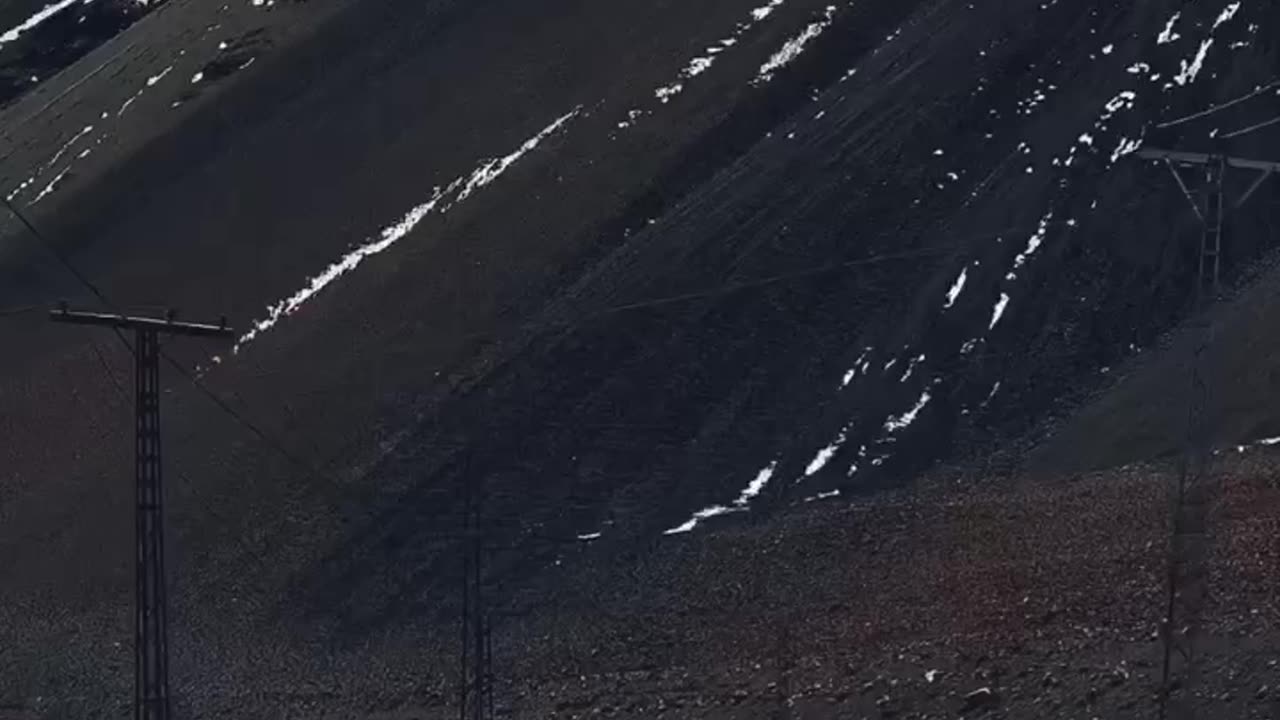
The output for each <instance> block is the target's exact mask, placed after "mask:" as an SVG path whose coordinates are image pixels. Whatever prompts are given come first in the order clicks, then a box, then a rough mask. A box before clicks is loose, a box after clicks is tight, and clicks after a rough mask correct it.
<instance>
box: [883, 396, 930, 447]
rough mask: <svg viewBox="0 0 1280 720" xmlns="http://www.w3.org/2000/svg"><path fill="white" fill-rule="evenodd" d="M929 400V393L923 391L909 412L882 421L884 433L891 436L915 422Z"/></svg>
mask: <svg viewBox="0 0 1280 720" xmlns="http://www.w3.org/2000/svg"><path fill="white" fill-rule="evenodd" d="M930 399H931V398H930V396H929V391H928V390H925V391H924V392H923V393H921V394H920V399H919V400H917V401H916V404H915V405H914V406H912V408H911V409H910V410H908V411H906V412H904V413H902V414H901V415H898V416H897V417H890V418H889V419H887V420H885V421H884V430H885V432H887V433H890V434H892V433H895V432H898V431H899V430H902V429H903V428H905V427H907V426H909V425H910V424H911V423H913V422H915V421H916V416H918V415H919V414H920V411H921V410H923V409H924V406H925V405H928V404H929V400H930ZM872 464H873V465H875V464H878V463H874V462H873V463H872Z"/></svg>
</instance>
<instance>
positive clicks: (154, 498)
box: [133, 328, 172, 720]
mask: <svg viewBox="0 0 1280 720" xmlns="http://www.w3.org/2000/svg"><path fill="white" fill-rule="evenodd" d="M135 336H136V338H137V342H136V343H135V344H134V346H133V353H134V358H135V359H136V362H135V365H136V371H137V401H136V411H137V439H136V443H137V446H136V458H137V460H136V464H137V488H136V489H137V502H136V505H135V511H134V512H135V515H134V523H135V525H136V527H135V531H134V535H135V538H134V542H135V545H136V552H135V555H134V561H135V573H136V583H137V586H136V590H135V591H136V596H137V606H136V607H135V608H134V613H135V615H134V673H135V674H134V711H133V716H134V718H136V719H137V720H165V719H167V718H169V717H170V716H171V714H172V713H171V703H170V699H169V629H168V622H167V618H166V608H167V600H166V597H165V582H164V490H163V486H162V483H161V475H160V337H159V335H158V334H157V333H156V331H155V330H154V329H147V328H138V330H137V332H136V334H135Z"/></svg>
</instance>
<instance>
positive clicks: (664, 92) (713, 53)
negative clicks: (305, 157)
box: [618, 0, 786, 129]
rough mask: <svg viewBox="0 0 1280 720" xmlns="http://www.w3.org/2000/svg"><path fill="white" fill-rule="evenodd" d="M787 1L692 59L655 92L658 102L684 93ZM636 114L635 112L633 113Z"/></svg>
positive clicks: (773, 0) (755, 13)
mask: <svg viewBox="0 0 1280 720" xmlns="http://www.w3.org/2000/svg"><path fill="white" fill-rule="evenodd" d="M785 2H786V0H770V2H769V3H768V4H766V5H762V6H760V7H758V8H755V9H754V10H752V11H751V19H750V20H749V21H747V22H743V23H739V24H738V26H737V28H736V29H735V30H734V32H733V34H731V35H729V36H728V37H725V38H722V39H720V40H719V41H717V42H716V43H714V44H713V45H711V46H710V47H708V48H707V49H706V50H705V52H706V54H705V55H699V56H697V57H694V58H692V59H691V60H689V62H687V63H686V64H685V66H684V67H683V68H681V69H680V71H679V72H678V73H676V77H675V79H674V80H672V81H671V82H670V83H667V84H666V85H663V86H662V87H659V88H657V89H655V90H654V91H653V95H654V97H655V98H657V100H658V102H660V103H662V104H664V105H665V104H667V103H669V102H671V100H672V99H673V98H675V97H676V96H677V95H679V94H680V93H682V92H684V89H685V84H686V82H687V81H689V80H691V79H693V78H695V77H697V76H699V75H701V74H703V73H705V72H706V71H708V70H710V69H711V66H712V65H714V64H715V62H716V59H717V58H718V57H719V56H720V55H721V54H722V53H723V52H724V51H725V50H727V49H728V48H731V47H733V46H734V45H737V44H738V41H739V40H740V39H741V38H742V36H743V35H744V34H746V33H747V31H749V30H751V29H752V28H753V27H754V26H755V25H756V24H757V23H760V22H762V21H764V20H765V19H767V18H768V17H769V16H770V15H772V14H773V11H774V10H776V9H777V8H779V7H781V6H782V5H783V4H784V3H785ZM633 112H635V111H633ZM635 119H636V116H632V117H630V118H628V120H627V121H625V122H623V123H619V124H618V127H619V128H623V129H625V128H627V127H629V126H630V125H632V124H634V122H635Z"/></svg>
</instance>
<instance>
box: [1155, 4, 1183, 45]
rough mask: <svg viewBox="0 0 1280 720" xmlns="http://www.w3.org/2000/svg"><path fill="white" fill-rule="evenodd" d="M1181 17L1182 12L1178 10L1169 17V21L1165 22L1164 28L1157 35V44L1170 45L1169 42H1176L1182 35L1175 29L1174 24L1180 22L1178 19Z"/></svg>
mask: <svg viewBox="0 0 1280 720" xmlns="http://www.w3.org/2000/svg"><path fill="white" fill-rule="evenodd" d="M1181 17H1182V12H1181V11H1178V12H1176V13H1174V14H1173V16H1172V17H1170V18H1169V22H1167V23H1165V25H1164V29H1163V30H1161V31H1160V34H1159V35H1157V36H1156V44H1157V45H1168V44H1169V43H1171V42H1174V41H1176V40H1178V39H1180V38H1181V37H1182V36H1181V35H1179V34H1178V33H1177V32H1176V31H1175V30H1174V29H1173V27H1174V25H1176V24H1177V23H1178V19H1179V18H1181Z"/></svg>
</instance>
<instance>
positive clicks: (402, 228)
mask: <svg viewBox="0 0 1280 720" xmlns="http://www.w3.org/2000/svg"><path fill="white" fill-rule="evenodd" d="M581 110H582V108H581V107H578V108H575V109H574V110H573V111H571V112H569V113H566V114H565V115H562V116H560V117H559V118H557V119H556V120H555V121H554V122H552V123H551V124H550V125H548V126H547V127H545V128H543V129H542V130H541V131H540V132H538V134H536V135H534V136H533V137H531V138H529V139H528V140H526V141H525V142H524V144H522V145H521V146H520V147H519V148H517V149H516V150H515V151H514V152H512V153H510V154H508V155H506V156H504V157H501V158H495V159H492V160H488V161H486V162H483V163H481V164H480V165H479V166H478V167H477V168H476V169H475V170H474V171H473V172H472V173H471V175H470V176H469V177H466V178H463V177H458V178H457V179H455V180H454V181H453V182H452V183H450V184H449V186H448V187H447V188H446V189H444V190H441V189H440V188H436V189H435V191H434V192H433V193H432V196H431V198H430V199H428V200H427V201H426V202H424V203H422V204H420V205H418V206H416V207H414V208H412V209H411V210H409V211H408V212H407V213H405V214H404V215H403V216H401V218H400V219H399V220H397V221H396V222H394V223H392V224H391V225H388V226H387V227H385V228H383V229H382V231H381V233H379V235H378V237H377V239H370V240H367V241H366V242H365V243H364V244H362V245H360V246H359V247H357V248H356V249H355V250H352V251H350V252H348V253H347V254H346V255H344V256H343V257H342V258H340V259H338V260H336V261H335V262H333V263H332V264H330V265H329V267H327V268H325V269H324V271H322V272H321V273H320V274H318V275H316V276H314V277H312V278H310V279H309V280H308V281H307V283H306V285H305V286H304V287H303V288H302V289H300V290H298V291H297V292H295V293H293V294H292V295H290V296H289V297H286V298H284V299H282V300H279V301H278V302H276V303H275V304H273V305H270V306H268V308H267V315H266V317H264V318H262V319H260V320H258V321H256V322H255V323H254V324H253V328H252V329H251V330H249V332H247V333H245V334H244V335H243V336H241V337H240V339H239V340H238V341H237V342H236V344H235V347H234V348H233V349H232V353H233V354H234V353H238V352H239V351H240V348H242V347H244V345H246V344H247V343H250V342H252V341H253V340H255V339H256V338H258V337H259V336H261V335H262V333H264V332H266V331H267V330H270V329H271V328H272V327H275V325H276V324H278V323H279V322H280V321H281V320H282V319H284V318H286V317H288V316H290V315H292V314H293V313H295V312H297V311H298V309H299V308H301V307H302V306H303V305H305V304H306V303H307V301H309V300H310V299H311V298H313V297H315V296H316V294H318V293H319V292H320V291H322V290H324V289H325V288H326V287H328V286H329V285H330V284H332V283H333V282H334V281H336V280H338V279H339V278H341V277H342V276H344V275H346V274H347V273H349V272H351V271H352V270H355V269H356V268H357V267H358V266H359V265H360V264H361V263H363V262H364V261H365V260H367V259H368V258H370V257H372V256H374V255H377V254H378V253H381V252H384V251H386V250H387V249H388V248H390V247H391V246H393V245H395V244H396V243H397V242H399V241H400V240H402V239H403V238H404V237H405V236H406V235H408V234H409V232H410V231H412V230H413V229H414V227H416V226H417V225H418V223H420V222H422V220H423V219H424V218H426V217H427V216H428V215H430V214H431V213H432V212H435V211H436V209H437V208H438V207H439V208H440V212H442V213H443V212H447V211H448V209H449V208H450V207H452V206H453V205H454V204H456V203H459V202H462V201H463V200H466V199H467V198H468V197H469V196H470V195H471V194H472V193H473V192H475V191H476V190H479V189H480V188H483V187H485V186H487V185H489V184H490V183H492V182H493V181H494V180H497V179H498V178H499V177H501V176H502V174H503V173H505V172H506V171H507V170H508V169H509V168H510V167H511V166H512V165H514V164H515V163H516V162H518V161H519V160H520V159H521V158H523V157H524V156H526V155H528V154H529V153H531V152H533V151H534V150H535V149H536V148H537V147H538V146H539V145H541V144H542V142H543V141H544V140H546V139H547V138H548V137H550V136H551V135H553V134H554V133H556V132H557V131H559V130H560V128H562V127H564V126H565V124H567V123H568V122H569V121H570V120H572V119H573V118H575V117H577V116H578V114H579V113H580V112H581ZM459 187H461V190H458V188H459ZM455 191H457V194H456V196H455V197H454V198H453V200H452V202H448V201H447V198H448V196H449V194H450V193H453V192H455Z"/></svg>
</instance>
